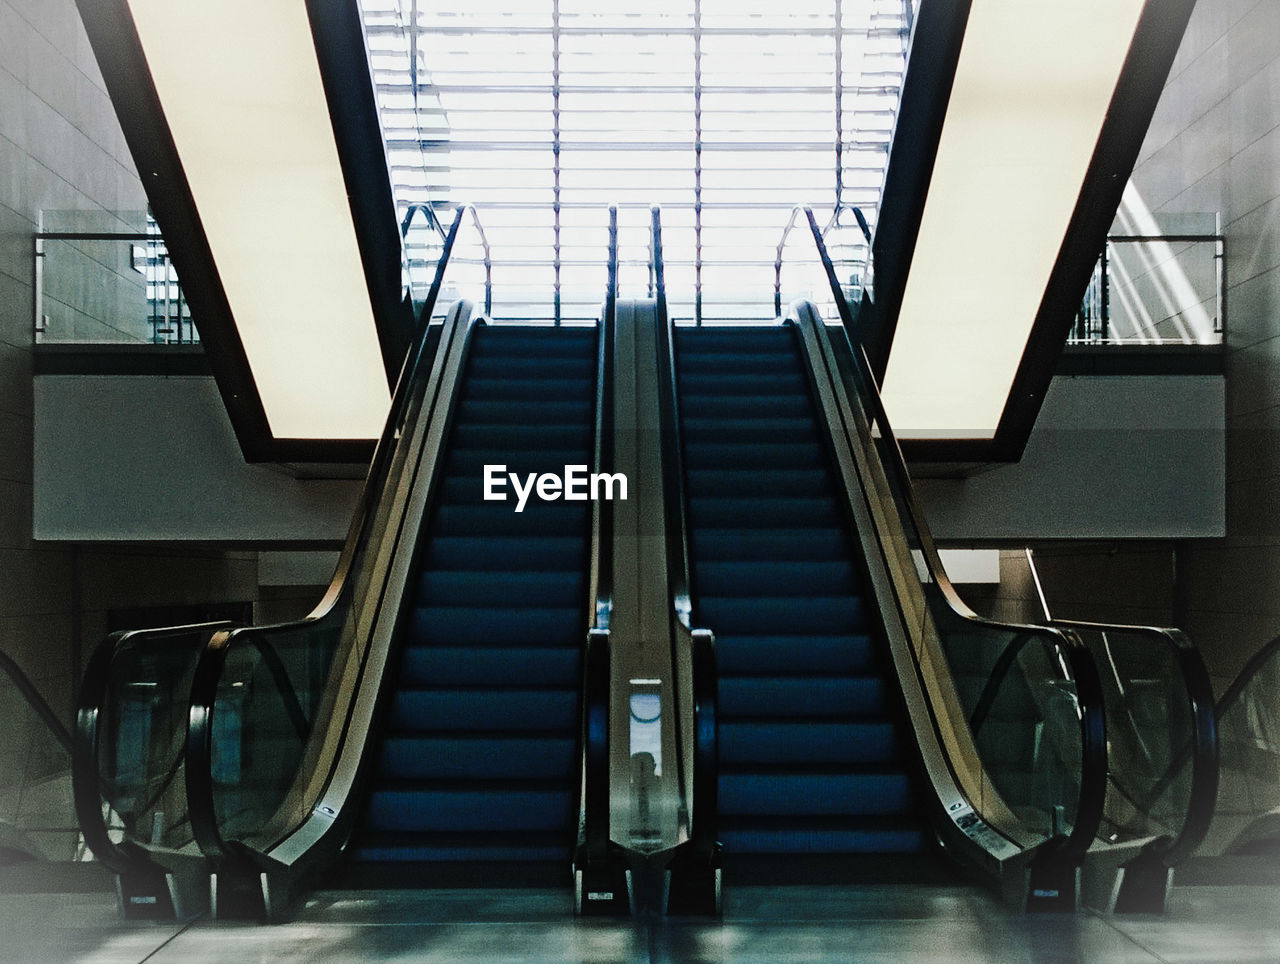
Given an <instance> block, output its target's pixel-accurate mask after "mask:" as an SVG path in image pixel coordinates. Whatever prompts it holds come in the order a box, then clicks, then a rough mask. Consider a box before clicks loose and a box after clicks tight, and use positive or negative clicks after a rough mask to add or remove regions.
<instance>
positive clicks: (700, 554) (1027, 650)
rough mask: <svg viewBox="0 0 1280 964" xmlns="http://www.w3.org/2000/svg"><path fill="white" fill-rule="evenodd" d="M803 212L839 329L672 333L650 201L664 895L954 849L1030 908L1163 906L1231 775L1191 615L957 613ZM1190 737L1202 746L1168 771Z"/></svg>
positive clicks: (689, 904)
mask: <svg viewBox="0 0 1280 964" xmlns="http://www.w3.org/2000/svg"><path fill="white" fill-rule="evenodd" d="M801 211H803V213H804V215H805V216H806V219H807V221H808V226H809V229H810V233H811V234H812V235H813V240H814V242H815V244H816V246H817V250H818V254H819V258H820V262H821V265H822V268H823V270H824V271H825V274H826V281H827V283H828V286H829V288H830V291H831V294H832V297H833V300H834V302H835V304H836V305H837V308H838V310H839V314H840V324H838V325H831V324H828V323H826V322H824V320H823V319H822V318H821V317H820V316H819V314H818V312H817V310H816V309H815V308H814V307H813V305H812V304H811V303H809V302H797V303H795V304H793V305H792V306H791V308H790V309H788V310H787V311H786V312H784V313H783V314H782V316H781V317H780V318H779V319H778V321H777V322H776V323H775V324H774V325H773V326H759V325H754V326H749V327H748V326H745V325H743V326H723V327H722V326H715V327H703V326H678V325H675V324H673V323H672V320H671V319H670V318H669V317H668V316H667V312H666V307H665V296H664V291H663V288H664V282H663V269H662V265H661V242H660V232H661V226H660V219H659V217H658V214H657V212H656V211H655V213H654V219H653V229H652V230H653V234H654V237H655V240H654V242H653V244H652V250H653V255H652V260H653V264H652V266H651V271H652V274H653V276H654V277H655V278H656V288H657V301H658V307H657V310H656V313H655V324H656V325H657V326H658V341H659V345H660V348H659V353H658V354H659V359H658V365H659V369H660V374H659V376H658V380H659V383H660V385H661V388H662V391H663V393H664V411H663V417H662V423H663V431H664V435H665V439H664V456H663V458H664V467H663V472H664V477H665V479H666V483H665V488H666V491H667V493H668V495H667V500H668V504H669V505H670V506H671V507H672V508H673V509H675V510H676V511H674V512H672V513H670V522H669V528H668V546H669V549H668V559H669V565H670V569H671V572H672V576H671V579H670V605H671V614H672V615H671V625H672V634H671V640H672V648H673V665H676V666H678V667H681V672H682V673H683V674H684V675H686V678H688V679H689V687H690V689H691V690H692V691H693V692H694V694H695V696H694V698H693V699H692V701H689V702H688V703H686V705H685V706H683V707H682V708H681V712H680V719H679V720H678V726H679V729H680V731H681V733H682V740H683V741H684V745H685V746H686V747H687V751H686V752H687V755H688V756H689V757H691V758H693V759H695V760H696V761H697V763H696V766H695V771H694V774H693V776H692V778H690V779H687V780H686V781H685V782H686V786H688V787H690V788H692V789H691V791H690V792H688V793H687V794H686V798H685V806H686V808H687V809H688V811H689V812H690V814H691V820H690V827H691V830H690V840H689V841H688V843H687V844H686V845H684V852H683V853H682V854H680V855H679V856H677V857H676V858H675V859H673V860H672V861H671V862H670V867H671V870H672V874H673V877H672V881H671V893H672V895H673V897H672V901H671V905H670V907H671V909H672V910H673V911H674V912H690V911H692V912H695V913H697V912H705V911H706V910H708V909H710V910H715V909H718V908H719V906H720V900H721V886H722V883H721V882H722V874H721V868H723V881H724V886H727V887H732V886H733V884H734V882H735V881H741V880H743V879H744V878H745V879H750V877H751V876H752V875H753V874H758V872H759V869H760V868H765V867H769V868H771V876H772V877H773V879H776V880H783V881H787V882H804V881H810V882H816V881H817V880H818V879H823V878H825V877H826V875H827V874H826V871H827V868H830V867H833V866H834V867H842V868H844V870H845V872H846V873H849V872H852V873H854V874H856V875H858V876H859V879H869V878H867V877H866V874H867V873H868V872H869V871H870V868H872V867H875V866H876V865H877V864H878V865H879V866H880V867H886V866H889V867H892V866H895V865H896V866H897V867H898V868H899V870H900V871H901V868H904V867H911V868H921V867H923V866H925V864H922V863H921V862H920V861H919V860H918V859H912V858H911V856H910V855H913V854H927V853H940V854H942V855H945V857H946V861H947V863H949V864H951V865H952V866H955V867H958V868H959V869H961V870H962V871H963V872H965V873H967V874H969V875H971V876H974V877H976V878H977V879H980V880H983V881H985V882H986V883H988V884H989V885H991V886H994V887H995V888H996V889H997V890H999V891H1000V892H1001V893H1002V894H1003V895H1004V896H1005V897H1006V898H1007V899H1009V900H1010V901H1012V902H1014V903H1015V904H1017V905H1019V906H1021V907H1022V908H1024V909H1026V910H1028V911H1031V910H1035V911H1070V910H1072V909H1075V908H1076V907H1078V906H1080V904H1081V903H1082V902H1087V903H1089V904H1091V905H1093V906H1097V907H1103V908H1110V909H1117V910H1139V911H1147V910H1159V909H1160V908H1162V907H1163V906H1164V900H1165V897H1166V896H1167V892H1168V884H1169V881H1170V879H1171V876H1172V868H1173V867H1174V866H1176V865H1177V864H1178V863H1180V862H1181V861H1182V860H1184V859H1185V858H1186V857H1187V856H1188V855H1189V853H1190V852H1191V851H1193V850H1194V848H1195V846H1196V845H1197V844H1198V843H1199V841H1200V839H1201V838H1202V837H1203V833H1204V825H1205V814H1206V801H1211V799H1212V795H1213V790H1214V787H1215V786H1216V776H1217V764H1216V758H1215V756H1214V744H1213V730H1212V726H1211V725H1207V724H1206V720H1205V717H1204V713H1203V709H1204V703H1203V691H1204V688H1205V686H1207V676H1206V674H1205V673H1204V668H1203V664H1202V663H1201V662H1200V661H1199V658H1198V654H1196V653H1195V651H1194V649H1193V648H1192V647H1190V645H1189V644H1188V643H1187V642H1186V640H1185V637H1182V636H1181V635H1180V634H1178V633H1177V632H1176V631H1169V630H1155V629H1147V628H1138V627H1117V626H1100V625H1091V624H1083V623H1064V622H1058V623H1051V624H1047V625H1015V624H1004V623H999V622H995V621H992V620H987V619H983V618H980V617H979V616H977V615H976V614H975V613H973V612H972V610H970V609H969V608H968V607H967V606H965V604H964V603H963V601H962V600H961V599H960V597H959V595H958V594H957V593H956V591H955V589H954V587H953V586H952V585H951V583H950V581H949V579H948V578H947V575H946V572H945V570H944V569H943V567H942V564H941V560H940V558H939V556H938V551H937V549H936V547H935V546H934V544H933V541H932V539H931V537H930V535H929V531H928V527H927V525H926V523H925V521H924V517H923V514H922V512H921V511H920V508H919V507H918V505H917V504H916V502H915V497H914V491H913V485H912V482H911V477H910V474H909V472H908V470H907V467H906V463H905V462H904V460H903V457H902V453H901V450H900V448H899V447H898V444H897V442H896V440H895V438H894V435H893V431H892V428H891V426H890V424H889V422H888V419H887V416H886V414H885V411H884V406H883V403H882V401H881V399H880V397H879V394H878V391H877V389H876V385H875V382H874V379H873V377H872V375H871V369H870V366H869V364H868V363H867V361H866V358H865V355H863V353H862V351H861V348H860V347H856V342H855V341H854V339H853V338H852V337H851V333H852V332H853V330H854V326H855V320H854V317H855V316H854V312H853V310H852V308H851V306H850V305H849V303H848V301H847V298H846V295H845V293H844V291H843V289H842V288H841V285H840V282H839V280H838V278H837V274H836V271H835V269H834V266H833V264H832V262H831V259H830V257H829V255H828V254H827V251H826V247H825V245H824V243H823V237H822V232H821V231H820V229H819V227H818V224H817V221H816V219H815V218H814V217H813V214H812V212H810V211H808V210H807V209H797V214H798V213H800V212H801ZM795 220H796V218H795V215H793V218H792V223H794V222H795ZM787 231H788V232H789V231H790V225H789V226H788V228H787ZM785 242H786V235H785V233H784V237H783V241H782V242H780V244H779V245H778V251H779V258H781V252H783V250H784V246H785ZM859 274H860V276H862V277H869V276H870V271H869V270H866V271H862V272H859ZM872 297H873V295H872V292H871V291H870V289H867V290H865V291H864V306H865V304H866V301H867V300H869V299H870V298H872ZM700 637H701V638H705V639H708V640H712V641H711V642H710V643H709V644H707V643H704V644H703V647H702V651H701V655H700V652H699V649H698V647H697V641H698V639H699V638H700ZM1153 693H1157V694H1158V695H1159V700H1158V704H1159V705H1153V701H1152V700H1150V699H1148V698H1146V697H1149V696H1150V695H1151V694H1153ZM690 703H691V705H690ZM1179 752H1185V753H1186V754H1187V755H1188V757H1189V758H1191V759H1192V760H1193V761H1194V762H1193V764H1192V765H1191V766H1189V767H1188V768H1187V772H1186V774H1185V778H1184V779H1182V780H1180V781H1178V782H1177V783H1176V785H1167V784H1162V783H1161V782H1160V780H1159V776H1160V768H1159V763H1160V761H1161V760H1168V759H1169V758H1170V757H1171V756H1172V755H1175V754H1177V753H1179ZM868 858H880V859H878V860H876V859H868ZM871 872H874V871H871ZM907 872H909V873H910V872H917V871H914V870H911V871H907Z"/></svg>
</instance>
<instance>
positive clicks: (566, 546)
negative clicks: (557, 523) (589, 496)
mask: <svg viewBox="0 0 1280 964" xmlns="http://www.w3.org/2000/svg"><path fill="white" fill-rule="evenodd" d="M586 550H587V539H586V534H585V533H583V534H582V535H580V536H573V535H564V536H555V537H551V536H540V537H539V538H537V539H527V538H525V539H522V538H519V537H518V536H487V537H485V538H480V537H477V536H436V537H435V538H434V539H431V540H429V542H428V544H427V551H426V555H425V556H424V558H423V565H424V567H425V568H426V569H469V570H473V571H476V572H487V571H491V570H503V571H514V570H530V569H531V570H534V571H542V570H547V569H558V570H566V569H579V570H580V569H582V568H584V567H585V565H586V556H585V553H586Z"/></svg>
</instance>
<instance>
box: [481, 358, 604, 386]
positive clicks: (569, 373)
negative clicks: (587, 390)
mask: <svg viewBox="0 0 1280 964" xmlns="http://www.w3.org/2000/svg"><path fill="white" fill-rule="evenodd" d="M595 366H596V359H595V354H594V352H593V353H591V354H581V353H577V354H572V355H559V356H556V355H545V354H542V353H541V352H538V353H537V354H533V353H530V354H527V355H524V356H521V357H515V358H513V357H511V356H506V357H503V356H501V355H497V354H482V355H479V356H477V357H474V358H472V359H471V362H470V364H469V365H468V366H467V377H468V378H473V379H489V378H509V377H515V378H548V379H574V380H578V379H587V378H591V377H592V375H593V374H594V373H595Z"/></svg>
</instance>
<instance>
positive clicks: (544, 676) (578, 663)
mask: <svg viewBox="0 0 1280 964" xmlns="http://www.w3.org/2000/svg"><path fill="white" fill-rule="evenodd" d="M581 674H582V651H581V648H580V646H576V645H575V646H562V647H549V646H534V647H525V648H523V649H521V648H516V647H513V646H512V645H511V644H510V643H509V642H507V643H505V644H503V643H502V641H497V644H496V645H493V646H476V645H471V646H445V645H440V646H408V647H406V648H405V650H404V655H403V656H402V657H401V660H400V685H401V686H408V687H415V686H416V687H432V686H436V687H445V686H483V685H485V684H487V683H492V682H493V681H494V680H501V679H512V680H519V681H520V682H521V683H523V684H524V685H526V686H563V687H566V688H567V687H571V686H575V685H577V682H578V679H579V677H580V676H581Z"/></svg>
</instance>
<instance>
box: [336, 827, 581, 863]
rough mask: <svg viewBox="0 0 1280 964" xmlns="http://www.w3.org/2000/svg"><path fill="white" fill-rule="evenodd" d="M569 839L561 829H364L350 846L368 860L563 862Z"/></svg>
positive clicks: (356, 855) (358, 856) (356, 856)
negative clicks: (458, 830) (429, 830)
mask: <svg viewBox="0 0 1280 964" xmlns="http://www.w3.org/2000/svg"><path fill="white" fill-rule="evenodd" d="M571 851H572V841H571V840H570V839H569V838H568V837H567V836H566V835H565V833H564V832H563V830H560V829H557V830H555V831H551V832H546V831H543V832H541V833H538V832H533V831H528V830H525V831H516V832H503V831H497V830H493V829H486V830H485V831H483V832H481V833H414V832H408V831H398V832H395V833H364V834H361V835H360V836H359V837H358V838H357V839H356V841H355V843H354V844H353V846H352V849H351V853H352V856H353V857H354V859H356V860H358V861H363V862H369V863H401V862H403V863H445V864H456V863H493V864H510V863H515V864H519V863H534V862H538V863H541V862H546V861H554V862H560V863H563V862H566V861H567V860H568V859H569V858H570V856H571Z"/></svg>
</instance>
